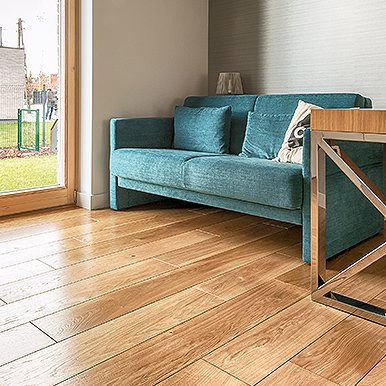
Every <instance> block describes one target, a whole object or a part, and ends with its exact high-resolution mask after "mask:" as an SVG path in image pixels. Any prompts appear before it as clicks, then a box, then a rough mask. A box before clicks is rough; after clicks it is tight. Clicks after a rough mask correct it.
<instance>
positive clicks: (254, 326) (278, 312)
mask: <svg viewBox="0 0 386 386" xmlns="http://www.w3.org/2000/svg"><path fill="white" fill-rule="evenodd" d="M274 280H275V279H274ZM247 292H249V291H247ZM247 292H244V294H245V293H247ZM238 296H240V295H238ZM238 296H236V297H234V298H232V299H230V300H233V299H236V298H237V297H238ZM307 296H309V295H304V296H302V297H300V298H299V299H298V300H296V301H294V302H293V303H290V304H288V305H287V306H285V307H284V308H282V309H280V310H278V311H276V312H274V313H273V314H272V315H270V316H268V317H267V318H266V319H264V320H261V321H260V322H258V323H257V324H254V325H253V326H252V327H249V328H247V329H246V330H244V331H243V332H241V333H240V334H237V335H235V336H234V337H233V338H231V339H230V340H228V341H227V342H226V343H223V344H221V345H220V346H218V347H216V348H214V349H212V350H210V351H209V352H207V353H206V354H205V355H204V356H203V358H205V357H207V356H208V355H210V354H212V353H213V352H214V351H216V350H218V349H219V348H221V347H223V346H225V345H226V344H228V343H230V342H232V341H233V340H235V339H236V338H238V337H240V336H241V335H243V334H246V333H247V332H249V331H250V330H252V329H254V328H256V327H257V326H259V325H260V324H262V323H265V322H267V321H268V320H270V319H272V318H273V317H274V316H276V315H278V314H280V313H282V312H284V311H285V310H286V309H288V308H290V307H292V306H294V305H295V304H296V303H298V302H300V301H301V300H303V299H304V298H306V297H307ZM205 361H206V362H208V363H210V364H211V365H214V363H212V362H210V361H208V360H207V359H205Z"/></svg>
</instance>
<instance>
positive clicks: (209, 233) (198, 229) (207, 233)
mask: <svg viewBox="0 0 386 386" xmlns="http://www.w3.org/2000/svg"><path fill="white" fill-rule="evenodd" d="M204 228H205V227H204ZM195 230H196V231H198V232H201V233H205V234H206V235H211V236H213V237H221V235H218V234H217V233H213V232H208V231H204V230H203V229H200V228H196V229H195Z"/></svg>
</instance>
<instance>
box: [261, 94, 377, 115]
mask: <svg viewBox="0 0 386 386" xmlns="http://www.w3.org/2000/svg"><path fill="white" fill-rule="evenodd" d="M299 100H302V101H304V102H307V103H312V104H313V105H317V106H320V107H323V108H324V109H333V108H335V109H348V108H352V107H362V108H365V107H371V100H370V99H369V98H365V97H363V96H362V95H359V94H351V93H346V94H345V93H329V94H265V95H259V96H258V97H257V98H256V101H255V106H254V111H256V112H258V113H265V114H291V115H292V114H293V113H294V112H295V109H296V107H297V104H298V102H299Z"/></svg>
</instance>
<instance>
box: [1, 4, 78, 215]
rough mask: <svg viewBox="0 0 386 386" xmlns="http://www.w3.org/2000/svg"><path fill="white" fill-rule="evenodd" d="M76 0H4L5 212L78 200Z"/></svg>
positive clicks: (3, 178)
mask: <svg viewBox="0 0 386 386" xmlns="http://www.w3.org/2000/svg"><path fill="white" fill-rule="evenodd" d="M76 21H77V9H76V0H67V1H65V0H12V1H10V0H0V216H1V215H8V214H12V213H18V212H23V211H29V210H35V209H42V208H47V207H53V206H59V205H66V204H69V203H72V202H73V191H74V173H75V124H76V96H77V93H76V83H75V81H76V65H77V63H76V47H77V44H76V43H77V39H76Z"/></svg>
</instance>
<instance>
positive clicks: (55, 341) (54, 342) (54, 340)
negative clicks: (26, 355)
mask: <svg viewBox="0 0 386 386" xmlns="http://www.w3.org/2000/svg"><path fill="white" fill-rule="evenodd" d="M29 323H30V324H32V325H33V326H34V327H35V328H37V329H38V330H39V331H41V332H42V333H43V334H44V335H46V336H48V337H49V338H50V339H52V340H53V343H52V344H56V343H58V341H57V340H56V339H54V338H53V337H52V336H50V335H49V334H47V333H46V332H45V331H44V330H42V329H41V328H40V327H38V326H37V325H36V324H35V323H34V322H33V321H31V322H29ZM50 346H51V345H50ZM41 350H43V349H41ZM37 351H39V350H37Z"/></svg>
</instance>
